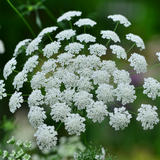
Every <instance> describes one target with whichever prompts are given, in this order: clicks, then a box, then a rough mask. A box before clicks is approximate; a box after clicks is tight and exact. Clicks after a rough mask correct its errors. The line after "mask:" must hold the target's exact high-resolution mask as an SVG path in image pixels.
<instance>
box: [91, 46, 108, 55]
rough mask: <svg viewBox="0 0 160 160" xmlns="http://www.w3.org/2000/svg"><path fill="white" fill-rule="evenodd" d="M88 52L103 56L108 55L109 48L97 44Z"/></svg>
mask: <svg viewBox="0 0 160 160" xmlns="http://www.w3.org/2000/svg"><path fill="white" fill-rule="evenodd" d="M88 50H90V54H93V55H97V56H102V55H105V54H106V50H107V48H106V47H105V46H104V45H102V44H98V43H96V44H93V45H90V46H89V48H88Z"/></svg>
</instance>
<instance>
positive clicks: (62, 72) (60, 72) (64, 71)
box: [53, 67, 69, 81]
mask: <svg viewBox="0 0 160 160" xmlns="http://www.w3.org/2000/svg"><path fill="white" fill-rule="evenodd" d="M68 72H69V71H68V70H67V69H66V68H64V67H58V68H56V72H54V73H53V76H54V77H55V78H58V79H59V80H61V81H63V78H64V75H65V74H67V73H68Z"/></svg>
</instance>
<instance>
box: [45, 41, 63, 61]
mask: <svg viewBox="0 0 160 160" xmlns="http://www.w3.org/2000/svg"><path fill="white" fill-rule="evenodd" d="M60 47H61V44H60V42H56V41H54V42H51V43H50V44H47V45H46V46H45V48H44V49H42V51H43V54H44V56H46V57H47V58H50V57H51V56H52V55H53V54H57V53H58V50H59V48H60Z"/></svg>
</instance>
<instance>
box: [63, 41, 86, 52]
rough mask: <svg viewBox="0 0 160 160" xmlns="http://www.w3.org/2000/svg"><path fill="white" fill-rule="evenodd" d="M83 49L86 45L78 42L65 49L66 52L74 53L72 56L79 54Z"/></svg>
mask: <svg viewBox="0 0 160 160" xmlns="http://www.w3.org/2000/svg"><path fill="white" fill-rule="evenodd" d="M81 49H84V45H82V44H81V43H77V42H74V43H70V44H69V45H67V46H66V47H65V51H68V53H72V54H79V52H80V51H81Z"/></svg>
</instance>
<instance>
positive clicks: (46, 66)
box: [41, 58, 57, 73]
mask: <svg viewBox="0 0 160 160" xmlns="http://www.w3.org/2000/svg"><path fill="white" fill-rule="evenodd" d="M56 63H57V61H56V60H55V59H53V58H50V59H48V60H47V61H45V62H44V63H43V65H42V67H41V70H42V73H48V72H51V71H54V70H55V68H56V67H57V64H56Z"/></svg>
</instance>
